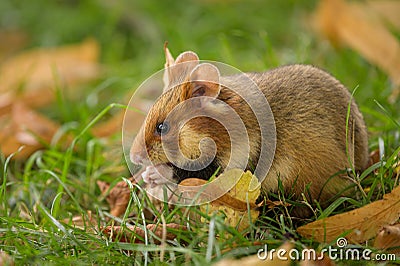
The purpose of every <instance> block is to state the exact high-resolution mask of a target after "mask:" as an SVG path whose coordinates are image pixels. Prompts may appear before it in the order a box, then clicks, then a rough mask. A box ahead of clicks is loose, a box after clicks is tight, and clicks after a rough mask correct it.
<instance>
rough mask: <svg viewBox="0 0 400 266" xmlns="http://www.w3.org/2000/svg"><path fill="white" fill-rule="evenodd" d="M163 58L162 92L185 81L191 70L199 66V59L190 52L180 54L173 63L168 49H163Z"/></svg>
mask: <svg viewBox="0 0 400 266" xmlns="http://www.w3.org/2000/svg"><path fill="white" fill-rule="evenodd" d="M165 56H166V63H165V66H166V69H165V72H164V78H163V80H164V92H165V91H167V90H168V89H170V88H172V87H174V86H176V85H179V84H181V83H182V82H183V81H185V80H186V79H187V77H188V74H189V73H190V72H191V71H192V69H193V68H195V67H196V66H197V65H198V64H199V57H198V56H197V54H196V53H194V52H191V51H187V52H183V53H181V54H180V55H179V56H178V57H177V58H176V60H175V61H174V60H173V57H172V55H171V54H170V52H169V50H168V48H165ZM167 65H168V66H167Z"/></svg>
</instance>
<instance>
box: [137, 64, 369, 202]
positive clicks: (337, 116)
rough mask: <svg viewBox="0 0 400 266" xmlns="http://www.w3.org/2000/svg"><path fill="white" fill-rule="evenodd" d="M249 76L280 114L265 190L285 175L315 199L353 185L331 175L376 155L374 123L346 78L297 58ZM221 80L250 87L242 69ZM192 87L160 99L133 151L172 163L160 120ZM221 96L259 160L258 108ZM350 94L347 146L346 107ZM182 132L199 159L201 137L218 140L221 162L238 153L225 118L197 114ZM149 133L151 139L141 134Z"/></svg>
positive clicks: (289, 186) (186, 147)
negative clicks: (370, 126)
mask: <svg viewBox="0 0 400 266" xmlns="http://www.w3.org/2000/svg"><path fill="white" fill-rule="evenodd" d="M247 75H248V77H250V78H251V79H252V80H253V81H254V82H255V83H256V84H257V85H258V86H259V87H260V89H261V90H262V92H263V93H264V95H265V97H266V98H267V100H268V102H269V104H270V107H271V110H272V112H273V115H274V119H275V126H276V137H277V143H276V151H275V157H274V160H273V163H272V166H271V168H270V171H269V173H268V175H267V176H266V178H265V179H264V181H263V188H264V190H265V191H276V190H277V189H278V177H279V178H280V179H281V180H282V182H283V185H284V188H285V189H286V190H287V191H290V190H292V191H293V192H294V193H295V194H296V195H297V197H298V198H301V193H304V191H305V187H306V186H307V185H308V184H310V191H309V192H310V194H309V195H307V196H308V199H309V200H313V199H319V200H321V201H327V200H329V199H330V198H331V197H332V196H333V195H335V194H337V193H338V192H340V191H341V190H342V189H343V188H344V187H345V186H347V185H348V181H347V179H345V178H343V176H336V177H333V178H331V179H330V177H332V176H333V175H335V174H336V173H338V172H339V171H341V170H345V169H347V168H349V167H352V166H354V168H355V169H356V170H363V169H365V167H366V165H367V160H368V140H367V130H366V126H365V124H364V121H363V117H362V115H361V113H360V112H359V110H358V108H357V105H356V103H355V102H354V100H352V99H351V95H350V93H349V92H348V90H347V89H346V88H345V87H344V86H343V85H342V84H341V83H340V82H339V81H337V80H336V79H335V78H333V77H332V76H331V75H329V74H328V73H326V72H324V71H322V70H320V69H318V68H315V67H312V66H306V65H289V66H284V67H280V68H276V69H273V70H271V71H268V72H264V73H248V74H247ZM221 79H223V80H224V82H225V83H227V84H231V86H236V87H238V86H242V87H244V88H246V87H247V86H248V84H247V82H248V79H245V78H244V76H241V75H237V76H230V77H221ZM188 86H189V83H185V84H184V85H180V86H177V87H176V88H174V89H170V90H167V91H166V92H165V93H164V94H163V95H162V96H161V97H160V98H159V99H158V101H157V102H156V103H155V105H154V106H153V108H152V109H151V110H150V112H149V114H148V117H147V119H146V124H145V127H144V128H142V130H141V132H140V133H139V135H138V137H137V138H136V140H135V143H134V144H133V146H132V150H131V152H132V153H134V152H138V151H140V150H143V149H144V148H145V149H147V152H148V154H149V157H150V158H149V159H150V160H151V161H152V163H153V164H159V163H168V159H167V157H166V155H165V153H164V151H163V148H162V146H161V142H160V141H161V139H160V136H158V135H157V134H155V127H156V125H157V123H159V122H162V121H163V120H164V119H165V118H166V116H167V115H168V113H169V112H170V111H171V110H172V109H173V108H174V107H176V106H177V105H178V104H179V103H180V102H182V101H184V100H185V99H187V98H189V97H190V93H189V94H188V90H189V89H190V88H188ZM218 99H220V100H222V101H224V102H226V103H227V104H229V105H230V106H231V107H232V108H234V109H235V110H236V112H237V113H238V114H239V115H240V117H241V119H242V120H243V121H244V123H245V125H246V128H247V130H248V134H249V138H250V152H251V155H250V157H251V158H250V160H251V161H252V163H256V162H257V160H258V156H259V152H260V132H259V131H260V130H259V127H258V124H257V121H256V119H255V116H254V114H253V112H252V111H251V109H250V108H249V106H247V105H246V104H245V103H244V102H243V100H242V99H241V98H240V97H239V96H238V95H236V94H235V93H233V92H232V91H231V90H229V89H226V88H224V87H222V88H221V91H220V93H219V95H218ZM350 101H351V105H350V119H349V127H348V128H349V134H348V144H349V145H348V153H347V152H346V114H347V110H348V104H349V102H350ZM171 126H173V125H171ZM176 130H178V129H176ZM171 131H172V130H171ZM179 134H180V135H179V143H180V148H181V149H182V152H183V154H184V155H185V156H187V157H189V158H192V159H194V158H197V157H198V156H199V155H200V150H199V148H198V143H199V141H200V140H201V139H203V138H204V137H211V138H212V139H213V140H214V141H215V143H216V144H217V147H218V151H217V156H216V163H217V165H219V166H221V167H222V168H224V167H225V166H226V164H227V162H228V160H229V153H230V143H229V141H228V140H229V136H228V135H227V132H226V131H225V129H224V128H223V127H222V126H221V125H220V124H219V123H218V122H216V121H213V120H211V119H209V118H196V119H193V120H191V121H189V122H188V123H187V124H185V125H184V126H183V127H182V128H181V129H180V133H179ZM142 137H144V142H145V144H144V143H143V141H142V142H140V141H139V139H141V138H142ZM348 154H349V156H350V158H351V163H349V160H348V156H347V155H348ZM209 177H210V176H206V177H204V178H209ZM328 179H329V182H328V183H327V184H326V182H327V181H328Z"/></svg>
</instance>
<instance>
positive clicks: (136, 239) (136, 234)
mask: <svg viewBox="0 0 400 266" xmlns="http://www.w3.org/2000/svg"><path fill="white" fill-rule="evenodd" d="M146 229H147V231H151V232H152V233H153V234H154V235H155V236H156V237H157V238H159V239H162V238H163V231H164V230H163V226H162V225H161V224H148V225H147V226H146ZM165 229H166V230H167V232H166V234H165V238H166V240H173V239H174V238H175V237H176V234H175V233H173V232H171V229H172V231H173V230H177V231H182V230H187V229H186V227H185V226H182V225H179V224H174V223H170V224H165ZM168 229H169V232H168ZM102 232H103V233H104V234H105V235H107V236H109V237H110V238H111V239H112V240H114V241H115V240H118V241H119V242H126V243H144V242H143V240H142V239H145V236H146V230H144V229H143V228H142V227H138V226H112V225H110V226H106V227H104V228H102ZM148 235H150V234H148ZM157 238H153V241H154V243H155V244H160V243H161V242H160V240H159V239H157Z"/></svg>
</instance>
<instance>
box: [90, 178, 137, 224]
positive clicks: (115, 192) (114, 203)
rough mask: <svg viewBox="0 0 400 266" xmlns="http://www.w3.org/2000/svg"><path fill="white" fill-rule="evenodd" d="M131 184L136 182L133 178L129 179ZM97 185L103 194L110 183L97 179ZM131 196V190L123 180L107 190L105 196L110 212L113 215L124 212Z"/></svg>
mask: <svg viewBox="0 0 400 266" xmlns="http://www.w3.org/2000/svg"><path fill="white" fill-rule="evenodd" d="M129 180H130V181H131V182H132V183H133V184H135V183H136V181H135V178H133V177H131V178H130V179H129ZM97 185H98V186H99V188H100V191H101V192H102V194H103V195H106V194H107V192H108V190H109V188H110V185H109V184H108V183H106V182H104V181H100V180H99V181H97ZM130 198H131V190H130V188H129V186H128V184H127V183H126V182H125V181H120V182H118V183H117V184H116V185H115V186H114V187H113V188H112V189H111V190H110V191H109V192H108V195H107V197H106V200H107V202H108V204H109V205H110V213H111V215H113V216H116V217H118V216H120V215H122V214H124V213H125V211H126V208H127V207H128V203H129V200H130Z"/></svg>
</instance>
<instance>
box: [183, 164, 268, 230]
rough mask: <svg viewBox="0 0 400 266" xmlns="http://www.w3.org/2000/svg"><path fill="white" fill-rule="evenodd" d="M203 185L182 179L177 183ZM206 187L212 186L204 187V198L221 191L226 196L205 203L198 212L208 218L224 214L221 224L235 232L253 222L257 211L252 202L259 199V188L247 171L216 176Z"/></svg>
mask: <svg viewBox="0 0 400 266" xmlns="http://www.w3.org/2000/svg"><path fill="white" fill-rule="evenodd" d="M206 184H207V181H205V180H201V179H196V178H190V179H186V180H184V181H182V182H181V183H180V185H181V186H202V185H206ZM210 184H213V185H211V186H210V187H208V189H209V190H208V191H207V193H206V195H207V196H210V195H218V194H219V193H221V191H225V192H227V193H226V194H224V195H222V196H221V197H219V198H217V199H213V200H212V201H211V202H209V203H206V204H202V205H200V210H201V211H202V212H204V213H207V214H208V215H211V214H212V213H218V212H221V211H222V212H224V213H225V214H226V217H225V223H226V224H228V225H230V226H234V227H236V226H237V228H238V230H239V231H243V230H244V229H246V228H248V227H249V225H250V222H255V220H257V218H258V215H259V211H258V210H256V208H257V205H256V204H255V201H256V199H257V198H258V196H259V195H260V189H261V184H260V182H259V181H258V179H257V178H256V177H255V176H254V175H253V174H252V173H251V172H250V171H247V172H245V173H244V172H243V171H242V170H240V169H231V170H228V171H226V172H224V173H223V174H221V175H220V176H218V177H217V178H216V179H215V180H213V182H211V183H210ZM216 184H217V185H216ZM210 190H211V191H210ZM248 207H250V210H249V209H248ZM249 214H250V216H249ZM201 221H202V222H204V218H201Z"/></svg>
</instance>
